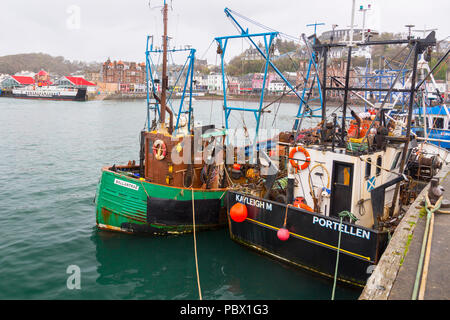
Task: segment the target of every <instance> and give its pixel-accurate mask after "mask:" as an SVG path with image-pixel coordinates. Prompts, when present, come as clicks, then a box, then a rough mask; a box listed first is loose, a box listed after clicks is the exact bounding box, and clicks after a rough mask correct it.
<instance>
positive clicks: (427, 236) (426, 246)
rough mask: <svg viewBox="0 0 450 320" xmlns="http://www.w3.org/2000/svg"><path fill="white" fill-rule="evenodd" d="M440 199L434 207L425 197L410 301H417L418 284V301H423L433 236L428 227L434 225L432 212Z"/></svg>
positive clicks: (439, 203) (438, 205) (440, 200)
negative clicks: (419, 245)
mask: <svg viewBox="0 0 450 320" xmlns="http://www.w3.org/2000/svg"><path fill="white" fill-rule="evenodd" d="M442 199H444V196H441V197H440V198H439V200H438V201H436V203H435V204H434V205H431V203H430V199H429V198H428V195H426V196H425V210H426V211H427V222H426V225H425V233H424V235H423V240H422V249H421V251H420V257H419V265H418V267H417V273H416V280H415V282H414V288H413V293H412V296H411V300H417V294H418V290H419V284H420V286H421V287H420V291H421V294H420V297H419V299H420V300H423V297H424V294H425V284H426V278H427V274H428V263H429V259H430V250H431V237H432V235H433V228H430V225H432V224H431V222H432V223H434V212H435V211H437V210H439V208H440V207H441V203H442ZM425 250H426V252H427V257H426V261H425V267H424V268H423V269H422V267H423V265H424V257H425ZM420 278H422V281H419V280H420Z"/></svg>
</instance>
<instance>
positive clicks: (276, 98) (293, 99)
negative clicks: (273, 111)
mask: <svg viewBox="0 0 450 320" xmlns="http://www.w3.org/2000/svg"><path fill="white" fill-rule="evenodd" d="M280 97H281V96H280V95H265V96H264V102H265V103H276V104H278V103H280V101H281V103H299V98H298V97H297V96H295V95H288V96H284V97H282V98H281V99H280ZM146 98H147V94H145V93H144V94H127V93H121V94H110V95H89V97H88V100H90V101H95V100H116V101H120V100H123V101H129V100H145V99H146ZM193 98H194V99H195V100H223V96H222V95H218V94H205V95H204V96H193ZM260 98H261V96H260V95H259V94H250V95H230V94H228V95H227V100H229V101H251V102H259V101H260ZM174 99H175V100H179V99H180V97H175V98H174ZM327 101H328V102H331V103H340V102H341V101H340V100H339V99H338V98H334V97H333V98H328V99H327ZM349 103H351V104H352V105H357V106H362V105H364V103H363V102H361V101H360V100H359V99H351V101H350V100H349ZM310 105H312V106H318V105H320V103H318V102H317V101H313V102H311V103H310Z"/></svg>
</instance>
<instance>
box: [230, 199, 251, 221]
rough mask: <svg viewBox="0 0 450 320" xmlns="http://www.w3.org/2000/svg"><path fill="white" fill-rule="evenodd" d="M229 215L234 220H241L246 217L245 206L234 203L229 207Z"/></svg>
mask: <svg viewBox="0 0 450 320" xmlns="http://www.w3.org/2000/svg"><path fill="white" fill-rule="evenodd" d="M230 217H231V219H233V221H234V222H242V221H244V220H245V219H247V207H246V206H245V204H242V203H240V202H237V203H235V204H234V205H233V206H232V207H231V209H230Z"/></svg>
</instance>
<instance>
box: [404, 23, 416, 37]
mask: <svg viewBox="0 0 450 320" xmlns="http://www.w3.org/2000/svg"><path fill="white" fill-rule="evenodd" d="M405 27H407V28H408V38H407V39H408V40H411V28H414V27H415V25H413V24H407V25H405Z"/></svg>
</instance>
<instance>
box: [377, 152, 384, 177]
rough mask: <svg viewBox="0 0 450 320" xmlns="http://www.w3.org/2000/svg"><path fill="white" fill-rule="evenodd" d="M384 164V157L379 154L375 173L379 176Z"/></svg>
mask: <svg viewBox="0 0 450 320" xmlns="http://www.w3.org/2000/svg"><path fill="white" fill-rule="evenodd" d="M382 164H383V158H381V156H378V158H377V168H376V170H375V174H376V175H377V176H379V175H380V173H381V167H382Z"/></svg>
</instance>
